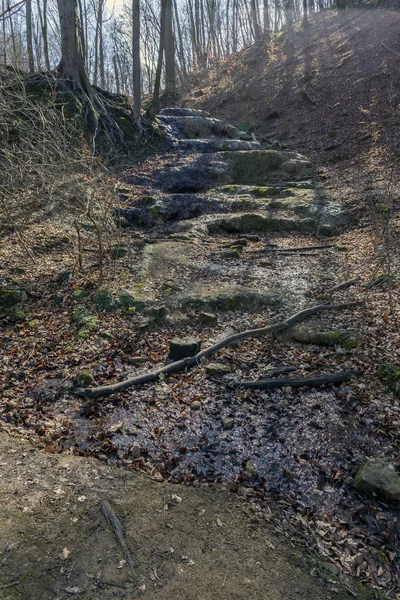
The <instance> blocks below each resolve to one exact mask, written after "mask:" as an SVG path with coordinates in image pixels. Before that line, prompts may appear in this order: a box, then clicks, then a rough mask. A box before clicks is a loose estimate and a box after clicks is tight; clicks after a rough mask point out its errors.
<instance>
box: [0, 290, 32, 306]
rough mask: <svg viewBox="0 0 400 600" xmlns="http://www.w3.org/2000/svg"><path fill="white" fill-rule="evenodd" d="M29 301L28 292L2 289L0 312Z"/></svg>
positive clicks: (0, 293) (0, 291) (0, 292)
mask: <svg viewBox="0 0 400 600" xmlns="http://www.w3.org/2000/svg"><path fill="white" fill-rule="evenodd" d="M27 299H28V296H27V295H26V292H25V291H24V290H21V289H17V288H14V289H12V288H0V310H6V309H8V308H13V307H14V306H18V305H19V304H23V303H24V302H26V301H27Z"/></svg>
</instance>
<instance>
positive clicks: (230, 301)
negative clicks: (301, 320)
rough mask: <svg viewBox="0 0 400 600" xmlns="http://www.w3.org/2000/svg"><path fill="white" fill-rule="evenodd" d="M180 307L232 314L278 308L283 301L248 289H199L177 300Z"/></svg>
mask: <svg viewBox="0 0 400 600" xmlns="http://www.w3.org/2000/svg"><path fill="white" fill-rule="evenodd" d="M176 301H177V302H178V304H179V306H181V307H182V306H183V307H185V306H188V307H193V308H197V309H199V310H209V309H211V310H215V311H219V312H231V311H235V310H244V311H248V312H252V311H257V310H259V309H260V308H264V307H266V306H276V305H277V304H279V303H280V302H281V299H280V298H278V297H277V296H274V295H272V294H264V293H262V292H258V291H256V290H251V289H248V288H241V287H237V288H234V287H232V288H222V289H221V288H219V289H218V288H216V289H209V288H204V289H203V288H197V289H195V290H193V292H192V293H191V294H188V295H185V296H178V297H177V298H176Z"/></svg>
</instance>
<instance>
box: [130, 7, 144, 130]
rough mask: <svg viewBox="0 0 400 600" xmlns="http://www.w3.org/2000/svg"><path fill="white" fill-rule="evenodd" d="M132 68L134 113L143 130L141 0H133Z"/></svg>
mask: <svg viewBox="0 0 400 600" xmlns="http://www.w3.org/2000/svg"><path fill="white" fill-rule="evenodd" d="M132 68H133V79H132V82H133V114H134V119H135V123H136V126H137V128H138V131H139V132H141V131H142V117H141V110H142V68H141V64H140V0H132Z"/></svg>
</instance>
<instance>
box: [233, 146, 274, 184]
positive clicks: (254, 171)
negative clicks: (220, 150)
mask: <svg viewBox="0 0 400 600" xmlns="http://www.w3.org/2000/svg"><path fill="white" fill-rule="evenodd" d="M228 158H229V163H230V169H229V171H230V176H231V178H232V180H233V182H234V183H237V184H239V183H241V184H246V185H251V184H258V183H261V182H262V181H264V180H265V177H266V175H267V174H268V173H273V172H276V171H278V170H279V168H280V167H281V166H282V164H283V158H282V156H281V155H280V154H279V152H276V151H275V150H264V151H258V150H253V151H247V152H233V153H232V155H229V157H228Z"/></svg>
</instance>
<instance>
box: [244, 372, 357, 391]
mask: <svg viewBox="0 0 400 600" xmlns="http://www.w3.org/2000/svg"><path fill="white" fill-rule="evenodd" d="M362 373H363V372H362V371H343V372H342V373H327V374H326V375H317V376H316V377H307V378H306V379H298V378H294V377H293V378H290V377H283V378H282V379H258V380H257V381H243V382H242V383H241V384H240V387H241V388H245V389H247V390H272V389H276V388H282V387H293V388H301V387H320V386H322V385H329V384H334V385H339V384H340V383H343V382H345V381H348V380H349V379H351V378H352V377H359V376H360V375H362Z"/></svg>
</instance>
